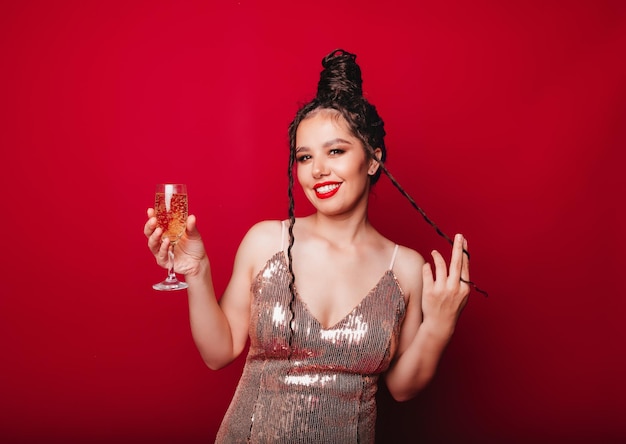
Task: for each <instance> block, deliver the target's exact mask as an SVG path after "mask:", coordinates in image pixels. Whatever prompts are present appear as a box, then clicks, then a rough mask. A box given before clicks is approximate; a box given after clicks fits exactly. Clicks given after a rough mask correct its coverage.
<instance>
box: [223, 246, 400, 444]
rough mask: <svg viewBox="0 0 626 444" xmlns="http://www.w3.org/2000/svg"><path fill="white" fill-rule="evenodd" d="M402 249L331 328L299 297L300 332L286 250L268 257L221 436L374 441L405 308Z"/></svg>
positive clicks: (230, 438)
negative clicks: (381, 381)
mask: <svg viewBox="0 0 626 444" xmlns="http://www.w3.org/2000/svg"><path fill="white" fill-rule="evenodd" d="M396 251H397V246H396V249H395V250H394V254H393V258H392V260H391V265H390V267H389V269H388V270H387V271H385V273H384V274H383V276H382V277H381V278H380V280H379V281H378V284H377V285H376V286H375V287H374V288H373V289H372V290H371V291H370V292H369V293H368V294H367V295H366V296H365V297H364V298H363V300H362V301H361V302H360V303H359V304H358V305H357V306H356V307H355V308H354V309H353V310H352V311H351V312H350V313H349V314H347V315H346V316H345V317H344V318H343V319H342V320H341V321H339V322H338V323H337V324H335V325H334V326H332V327H330V328H323V327H322V325H320V323H319V322H318V321H317V319H316V318H315V317H314V316H313V315H312V314H311V313H310V312H309V311H308V309H307V307H306V305H305V304H304V303H303V301H301V300H300V298H299V297H298V296H296V298H295V300H294V301H293V312H294V315H295V317H294V322H293V331H292V332H290V328H289V324H288V323H289V320H290V319H291V311H290V308H289V303H290V300H291V294H290V291H289V272H288V266H287V259H286V257H285V253H284V251H282V250H281V251H279V252H278V253H276V254H275V255H274V256H273V257H271V258H270V259H269V260H268V261H267V263H266V265H265V267H264V268H263V269H262V270H261V271H260V272H259V273H258V275H257V277H256V279H255V281H254V283H253V285H252V295H253V299H252V305H251V317H250V348H249V351H248V356H247V358H246V362H245V366H244V369H243V374H242V376H241V379H240V381H239V384H238V386H237V389H236V391H235V394H234V397H233V400H232V402H231V404H230V407H229V408H228V411H227V412H226V415H225V417H224V419H223V421H222V425H221V426H220V429H219V431H218V434H217V438H216V442H217V443H220V444H221V443H289V444H295V443H316V444H317V443H324V444H329V443H337V444H348V443H373V442H374V436H375V433H374V427H375V423H376V399H375V394H376V390H377V381H378V377H379V375H380V374H381V373H382V372H384V371H385V370H386V369H387V368H388V367H389V363H390V361H391V358H392V356H393V353H394V351H395V348H396V344H397V340H398V336H399V331H400V325H401V323H402V320H403V318H404V313H405V302H404V296H403V293H402V290H401V289H400V287H399V285H398V282H397V281H396V278H395V276H394V274H393V271H392V268H393V261H394V258H395V253H396ZM290 335H293V336H292V338H291V352H290V347H289V336H290Z"/></svg>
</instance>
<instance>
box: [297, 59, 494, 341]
mask: <svg viewBox="0 0 626 444" xmlns="http://www.w3.org/2000/svg"><path fill="white" fill-rule="evenodd" d="M322 67H323V68H324V69H323V70H322V72H321V73H320V79H319V82H318V84H317V94H316V96H315V98H313V99H312V100H311V101H309V102H308V103H306V104H304V105H303V106H302V107H301V108H300V109H299V110H298V112H297V113H296V115H295V117H294V119H293V121H292V122H291V124H290V125H289V145H290V150H289V169H288V175H289V187H288V193H289V246H288V248H287V258H288V262H289V273H290V276H291V282H290V284H289V287H290V290H291V294H292V299H291V304H293V300H294V295H295V275H294V273H293V266H292V262H293V260H292V256H291V249H292V247H293V243H294V236H293V226H294V224H295V220H296V217H295V209H294V196H293V186H294V177H293V169H294V168H293V167H294V164H295V160H296V131H297V129H298V126H299V125H300V123H301V122H302V121H303V120H304V119H306V118H308V117H312V116H313V115H315V114H316V113H317V112H319V111H321V110H334V111H335V112H337V113H338V114H339V115H341V116H342V117H343V118H344V119H345V120H346V122H347V123H348V128H349V130H350V131H351V132H352V134H353V135H354V136H355V137H356V138H358V139H359V140H360V141H361V143H362V144H363V147H364V149H365V151H366V154H367V155H368V156H369V157H370V158H376V159H377V160H378V163H379V168H378V170H377V171H376V173H375V174H374V175H372V176H370V184H372V185H373V184H375V183H376V182H377V181H378V179H379V177H380V174H381V173H382V172H384V173H385V175H386V176H387V177H389V179H390V180H391V182H392V183H393V185H394V186H395V187H396V188H397V189H398V190H399V191H400V193H402V195H403V196H405V197H406V198H407V199H408V201H409V202H410V203H411V205H412V206H413V208H415V209H416V210H417V211H418V212H419V213H420V214H421V215H422V217H423V218H424V219H425V220H426V222H428V224H429V225H431V226H432V227H433V228H434V229H435V230H436V231H437V233H438V234H439V235H440V236H442V237H443V238H444V239H446V240H447V241H448V242H449V243H450V244H453V241H452V239H451V238H450V237H449V236H447V235H446V234H445V233H444V232H443V231H441V230H440V229H439V227H437V225H435V224H434V223H433V221H432V220H430V219H429V218H428V216H427V215H426V213H425V212H424V211H423V210H422V209H421V208H420V207H419V206H418V205H417V204H416V203H415V201H414V200H413V198H412V197H411V196H409V194H408V193H407V192H406V191H405V190H404V188H402V186H401V185H400V184H399V183H398V181H397V180H396V179H395V178H394V177H393V176H392V175H391V173H389V171H388V170H387V168H386V167H385V164H384V162H385V160H386V159H387V148H386V146H385V124H384V122H383V119H381V117H380V116H379V115H378V112H377V111H376V107H375V106H374V105H372V104H371V103H369V102H368V101H367V99H365V97H364V96H363V79H362V78H361V68H360V67H359V65H358V64H357V63H356V55H355V54H352V53H349V52H347V51H344V50H343V49H336V50H334V51H332V52H331V53H329V54H328V55H327V56H326V57H324V59H323V60H322ZM376 148H380V150H381V155H380V157H376V155H375V153H374V150H375V149H376ZM463 251H464V253H465V254H466V255H467V257H468V259H469V253H468V252H467V251H466V250H463ZM463 282H466V283H468V284H470V285H471V286H472V287H473V288H474V289H476V290H477V291H479V292H480V293H483V294H485V295H486V293H485V292H484V291H483V290H480V289H479V288H478V287H476V285H475V284H474V283H473V282H471V281H465V280H463ZM290 308H291V309H292V311H291V312H292V315H293V307H291V306H290ZM289 340H290V342H291V337H290V339H289Z"/></svg>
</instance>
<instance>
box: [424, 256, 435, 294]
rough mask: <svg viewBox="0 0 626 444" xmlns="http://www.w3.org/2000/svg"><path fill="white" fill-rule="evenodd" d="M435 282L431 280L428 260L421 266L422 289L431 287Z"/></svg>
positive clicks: (431, 274) (431, 275) (431, 272)
mask: <svg viewBox="0 0 626 444" xmlns="http://www.w3.org/2000/svg"><path fill="white" fill-rule="evenodd" d="M434 285H435V283H434V282H433V270H432V268H431V266H430V264H429V263H428V262H426V263H425V264H424V265H423V266H422V288H423V291H424V292H426V290H430V289H431V288H433V286H434Z"/></svg>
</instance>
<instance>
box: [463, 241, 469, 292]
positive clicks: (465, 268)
mask: <svg viewBox="0 0 626 444" xmlns="http://www.w3.org/2000/svg"><path fill="white" fill-rule="evenodd" d="M463 248H464V249H465V251H468V250H467V239H464V240H463ZM469 262H470V261H469V259H468V258H467V256H466V255H465V254H463V265H462V266H461V278H462V279H463V280H464V281H466V282H469V280H470V272H469Z"/></svg>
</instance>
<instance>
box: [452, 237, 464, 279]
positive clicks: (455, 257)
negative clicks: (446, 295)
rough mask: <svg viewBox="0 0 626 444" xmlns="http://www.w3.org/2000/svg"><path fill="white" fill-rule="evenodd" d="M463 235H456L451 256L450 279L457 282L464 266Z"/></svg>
mask: <svg viewBox="0 0 626 444" xmlns="http://www.w3.org/2000/svg"><path fill="white" fill-rule="evenodd" d="M463 243H464V239H463V235H461V234H457V235H456V236H454V244H453V245H452V257H451V258H450V279H451V280H452V282H457V281H458V280H459V279H460V278H461V267H462V266H463Z"/></svg>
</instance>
